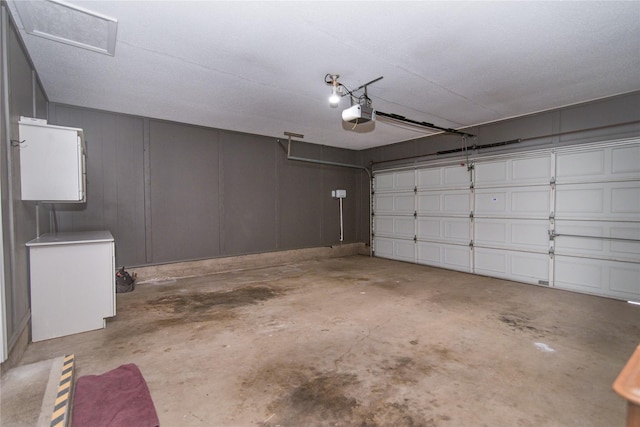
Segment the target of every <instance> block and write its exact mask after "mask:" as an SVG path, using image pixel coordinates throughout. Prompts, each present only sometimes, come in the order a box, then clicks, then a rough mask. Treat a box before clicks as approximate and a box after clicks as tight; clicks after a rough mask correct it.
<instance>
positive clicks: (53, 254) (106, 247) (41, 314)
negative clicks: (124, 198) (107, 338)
mask: <svg viewBox="0 0 640 427" xmlns="http://www.w3.org/2000/svg"><path fill="white" fill-rule="evenodd" d="M27 247H28V248H29V260H30V273H31V278H30V282H31V332H32V340H33V341H34V342H36V341H41V340H46V339H50V338H56V337H61V336H65V335H71V334H76V333H79V332H85V331H91V330H95V329H101V328H104V327H105V326H106V320H105V319H106V318H107V317H113V316H115V314H116V295H115V294H116V292H115V249H114V240H113V236H112V235H111V233H109V232H108V231H92V232H74V233H57V234H55V233H54V234H45V235H43V236H41V237H39V238H37V239H34V240H32V241H30V242H28V243H27Z"/></svg>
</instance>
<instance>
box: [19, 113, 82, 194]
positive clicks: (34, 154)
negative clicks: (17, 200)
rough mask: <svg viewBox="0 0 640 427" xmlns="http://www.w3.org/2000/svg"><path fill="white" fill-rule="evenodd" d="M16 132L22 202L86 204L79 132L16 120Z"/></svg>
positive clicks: (31, 121)
mask: <svg viewBox="0 0 640 427" xmlns="http://www.w3.org/2000/svg"><path fill="white" fill-rule="evenodd" d="M19 128H20V140H21V143H20V183H21V195H22V200H33V201H44V202H58V203H60V202H69V203H74V202H75V203H80V202H84V201H86V192H85V182H86V179H85V177H86V171H85V159H84V134H83V132H82V129H78V128H70V127H63V126H52V125H49V124H47V122H46V120H39V119H32V118H29V117H21V118H20V122H19Z"/></svg>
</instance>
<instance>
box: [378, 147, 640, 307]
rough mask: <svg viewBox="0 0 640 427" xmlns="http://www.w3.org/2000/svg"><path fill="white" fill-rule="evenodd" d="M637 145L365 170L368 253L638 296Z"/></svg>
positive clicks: (600, 292)
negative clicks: (370, 180) (370, 175)
mask: <svg viewBox="0 0 640 427" xmlns="http://www.w3.org/2000/svg"><path fill="white" fill-rule="evenodd" d="M639 153H640V141H639V140H637V139H631V140H621V141H612V142H607V143H597V144H581V145H579V146H566V147H559V148H556V149H550V150H535V151H530V152H519V153H516V154H506V155H499V156H471V157H468V158H464V159H463V160H462V161H460V160H459V159H456V160H455V161H451V162H449V163H446V164H438V163H437V162H436V163H428V162H427V163H425V164H423V165H421V166H419V167H412V168H411V169H408V170H407V169H404V168H400V170H390V171H389V170H379V171H375V172H374V176H375V181H374V202H373V206H374V211H373V213H374V216H373V218H374V219H373V223H374V227H373V230H374V231H373V233H374V250H375V254H376V256H379V257H383V258H389V259H396V260H401V261H408V262H414V263H417V264H424V265H430V266H435V267H441V268H447V269H451V270H458V271H464V272H469V273H475V274H480V275H486V276H491V277H496V278H503V279H509V280H513V281H517V282H522V283H530V284H537V285H543V286H549V287H556V288H559V289H567V290H573V291H577V292H584V293H591V294H595V295H600V296H606V297H611V298H617V299H622V300H636V301H637V300H639V299H640V288H639V287H638V281H637V279H638V277H640V276H639V274H640V258H639V257H638V254H640V240H639V239H638V233H639V232H640V189H639V188H640V164H638V162H637V161H636V159H638V156H639Z"/></svg>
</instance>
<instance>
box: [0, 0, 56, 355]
mask: <svg viewBox="0 0 640 427" xmlns="http://www.w3.org/2000/svg"><path fill="white" fill-rule="evenodd" d="M1 9H2V25H0V31H1V32H2V38H3V39H4V40H6V44H7V49H6V51H4V50H2V49H3V47H4V46H2V47H0V50H2V51H1V52H0V55H2V57H3V58H5V59H6V61H2V62H3V65H2V67H0V69H1V74H2V76H1V77H2V80H1V81H3V82H4V79H5V77H6V78H7V80H8V87H5V86H4V84H3V85H2V93H1V94H0V98H1V100H2V107H1V108H2V112H1V113H2V114H1V120H2V132H1V136H0V137H1V144H0V150H1V152H0V185H1V186H2V187H1V191H2V200H1V204H2V238H3V242H2V244H3V248H4V275H5V276H4V280H5V301H6V312H5V321H6V332H7V342H8V350H9V351H10V350H11V349H12V348H13V346H14V344H15V343H16V341H17V339H18V338H19V336H20V334H22V333H23V331H24V330H25V327H26V326H27V322H28V320H29V315H30V310H29V282H28V263H27V258H28V257H27V249H26V247H25V243H26V242H28V241H29V240H31V239H33V238H34V237H36V214H35V209H36V208H35V204H34V203H30V202H23V201H21V200H20V148H18V147H12V145H11V143H10V141H11V140H18V139H19V135H18V120H19V118H20V116H29V117H33V116H36V117H38V118H46V115H45V113H46V95H45V94H44V91H43V90H42V86H41V85H40V82H39V81H38V80H37V79H36V78H35V74H34V73H33V72H32V71H33V66H32V64H31V61H30V59H29V57H28V56H27V54H26V53H25V52H26V50H25V49H24V47H23V46H22V44H21V42H20V39H19V37H18V35H17V33H16V31H15V27H14V25H13V23H12V22H11V21H10V18H9V14H8V11H7V10H6V9H5V5H4V4H2V6H1ZM5 55H6V57H5ZM5 65H6V66H5ZM34 89H35V93H34ZM6 105H8V109H7V108H6ZM7 117H8V120H7ZM45 211H46V209H45ZM43 216H45V217H46V216H47V215H46V213H45V214H44V215H43ZM47 224H48V223H47V222H46V221H43V222H41V226H42V228H43V231H45V232H46V231H47Z"/></svg>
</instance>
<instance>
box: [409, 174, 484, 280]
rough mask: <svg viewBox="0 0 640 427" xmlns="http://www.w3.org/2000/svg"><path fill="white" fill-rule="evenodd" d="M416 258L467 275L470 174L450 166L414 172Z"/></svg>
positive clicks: (468, 268)
mask: <svg viewBox="0 0 640 427" xmlns="http://www.w3.org/2000/svg"><path fill="white" fill-rule="evenodd" d="M416 180H417V188H416V214H415V216H416V258H417V262H418V263H420V264H426V265H432V266H436V267H443V268H449V269H452V270H459V271H466V272H471V248H470V246H469V243H470V241H471V223H470V212H471V198H470V187H471V173H470V172H469V169H468V168H467V167H466V166H460V165H459V164H458V165H450V166H441V167H434V168H430V169H420V170H418V171H417V172H416Z"/></svg>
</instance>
